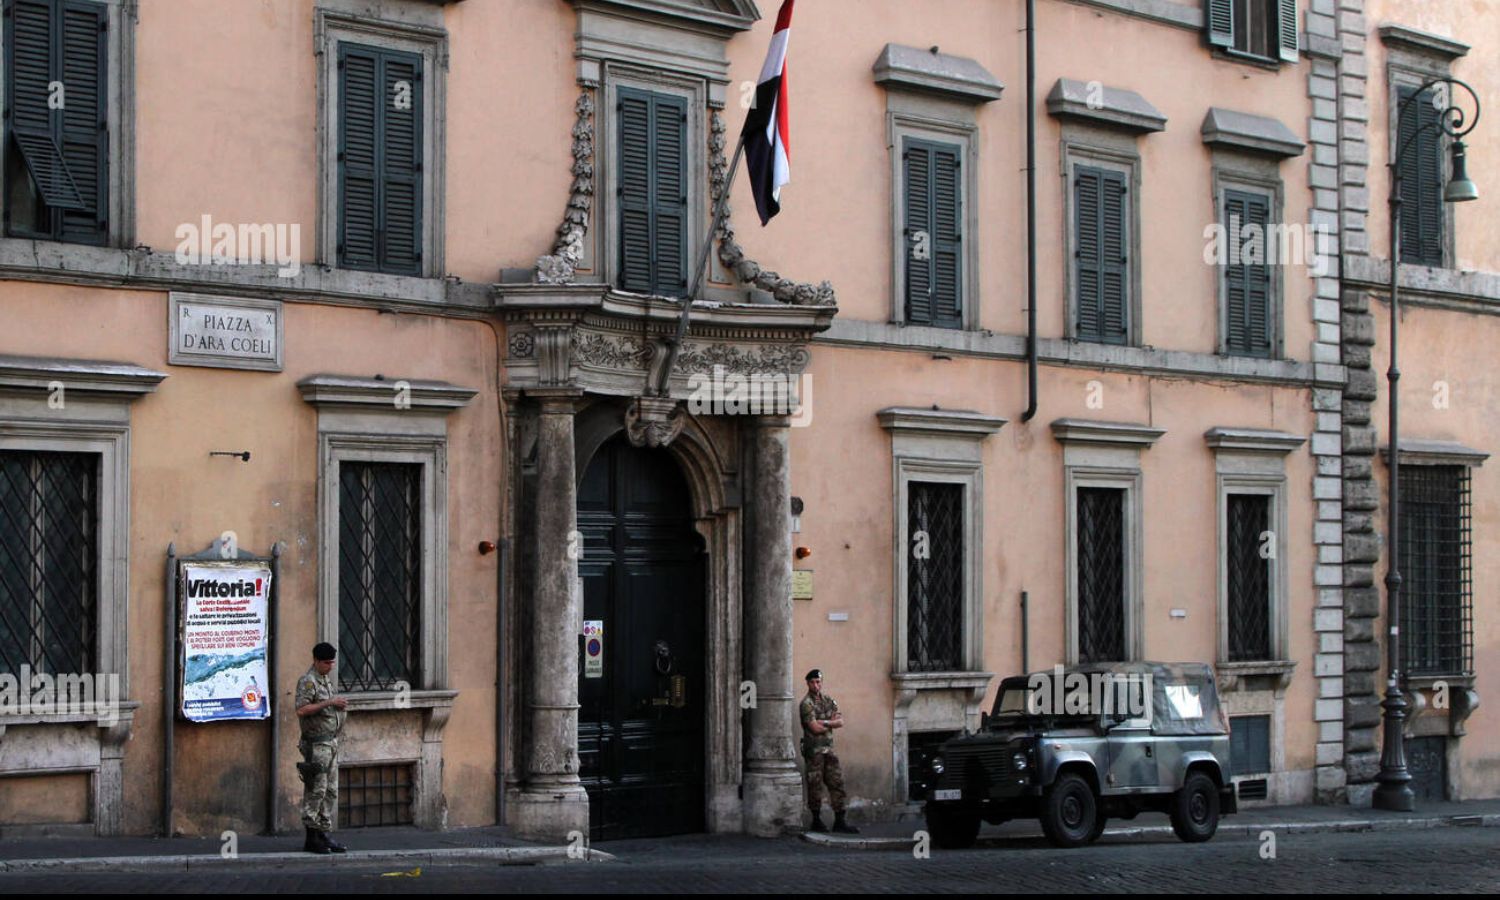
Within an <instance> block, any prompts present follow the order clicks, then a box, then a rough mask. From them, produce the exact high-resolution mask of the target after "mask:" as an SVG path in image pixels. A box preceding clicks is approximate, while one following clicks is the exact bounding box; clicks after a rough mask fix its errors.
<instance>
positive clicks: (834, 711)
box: [799, 669, 859, 834]
mask: <svg viewBox="0 0 1500 900" xmlns="http://www.w3.org/2000/svg"><path fill="white" fill-rule="evenodd" d="M799 712H800V718H801V720H802V758H803V759H805V760H806V761H807V806H808V808H809V809H811V810H812V825H810V826H808V827H809V829H810V830H812V831H827V830H828V829H827V827H826V826H824V824H823V788H824V786H827V788H828V802H829V805H831V806H832V807H833V830H834V831H836V832H838V833H840V834H859V829H858V828H855V827H854V826H853V825H850V824H849V823H848V822H846V821H844V802H845V798H844V772H843V770H842V769H841V768H840V766H839V758H838V757H837V756H835V755H834V754H833V729H835V728H843V727H844V714H843V713H841V712H839V705H838V704H837V703H835V702H834V699H833V698H832V697H830V696H828V695H827V694H825V693H823V671H822V670H821V669H813V670H812V671H811V672H808V673H807V696H806V697H803V698H802V706H801V708H800V710H799Z"/></svg>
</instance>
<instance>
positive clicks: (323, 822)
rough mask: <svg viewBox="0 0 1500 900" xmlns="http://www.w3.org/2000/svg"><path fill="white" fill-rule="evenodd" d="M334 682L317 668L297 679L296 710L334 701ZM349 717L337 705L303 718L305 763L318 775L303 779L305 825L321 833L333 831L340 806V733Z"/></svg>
mask: <svg viewBox="0 0 1500 900" xmlns="http://www.w3.org/2000/svg"><path fill="white" fill-rule="evenodd" d="M334 696H335V691H334V686H333V681H332V679H330V678H328V677H327V676H326V675H320V674H318V670H317V668H316V667H313V668H311V669H308V670H307V674H305V675H303V676H302V677H301V678H299V679H297V696H296V703H295V704H294V708H296V709H301V708H302V707H304V706H306V705H307V704H309V703H318V702H321V701H323V700H332V699H333V698H334ZM346 715H347V714H346V713H345V712H344V710H342V709H339V708H338V707H337V706H329V707H326V708H324V709H322V710H320V711H319V712H315V713H313V714H312V715H310V716H299V717H298V719H297V722H298V724H299V725H301V726H302V741H301V742H300V743H299V744H298V745H297V749H299V750H301V751H302V761H303V762H304V763H306V764H308V766H309V767H316V769H317V773H316V774H314V775H312V776H311V777H304V778H303V780H302V824H303V825H305V826H306V827H308V828H312V829H316V830H318V831H332V830H333V817H334V814H335V812H337V810H338V806H339V732H341V731H342V730H343V728H344V718H345V716H346Z"/></svg>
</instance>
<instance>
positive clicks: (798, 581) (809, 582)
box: [792, 569, 813, 600]
mask: <svg viewBox="0 0 1500 900" xmlns="http://www.w3.org/2000/svg"><path fill="white" fill-rule="evenodd" d="M812 598H813V570H812V569H793V570H792V599H793V600H811V599H812Z"/></svg>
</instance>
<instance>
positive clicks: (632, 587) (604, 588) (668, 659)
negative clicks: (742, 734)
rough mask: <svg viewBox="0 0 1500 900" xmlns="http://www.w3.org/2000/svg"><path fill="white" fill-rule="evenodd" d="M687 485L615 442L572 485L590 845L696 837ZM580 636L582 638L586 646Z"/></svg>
mask: <svg viewBox="0 0 1500 900" xmlns="http://www.w3.org/2000/svg"><path fill="white" fill-rule="evenodd" d="M692 522H693V519H692V506H691V504H690V502H689V494H688V486H687V482H686V481H685V480H684V479H683V477H682V473H681V472H680V471H679V470H678V468H677V465H676V463H675V462H673V460H672V458H671V457H670V456H668V455H667V453H666V452H665V451H662V450H646V449H640V448H636V447H632V446H631V445H630V444H629V443H628V442H626V441H625V440H624V438H623V437H616V438H615V439H613V440H611V441H609V442H608V443H606V444H605V445H604V446H603V447H601V448H600V449H599V452H598V453H597V454H596V455H595V456H594V459H593V461H592V462H590V463H589V467H588V470H587V471H586V472H585V473H584V477H583V482H582V484H580V485H579V489H578V529H579V531H581V532H582V533H583V535H584V555H583V559H581V560H580V561H579V574H580V575H581V576H582V578H583V608H584V615H583V617H584V621H585V622H599V623H602V625H603V637H602V640H600V641H599V643H600V647H599V650H600V652H601V654H602V657H603V659H602V664H600V665H599V666H598V668H597V674H595V673H594V672H591V671H590V670H589V667H588V665H587V662H586V660H587V655H588V648H587V646H586V645H582V644H581V646H580V653H579V659H580V662H579V667H580V672H579V692H578V693H579V703H580V709H579V714H578V755H579V759H580V763H581V769H580V774H581V776H582V778H583V783H584V787H585V788H586V789H587V790H588V793H589V832H590V838H591V840H611V839H615V838H626V837H653V836H658V835H667V834H682V833H687V832H695V831H702V830H703V804H704V792H703V774H704V768H705V767H704V755H705V746H704V693H705V688H706V685H705V673H706V667H705V662H704V645H705V641H704V605H705V604H704V566H703V553H702V551H701V547H702V541H701V540H700V539H699V537H698V534H697V532H696V531H695V530H694V529H693V524H692ZM594 639H595V638H589V639H588V640H594Z"/></svg>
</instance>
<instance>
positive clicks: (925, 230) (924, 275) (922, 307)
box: [902, 141, 933, 325]
mask: <svg viewBox="0 0 1500 900" xmlns="http://www.w3.org/2000/svg"><path fill="white" fill-rule="evenodd" d="M902 172H903V174H902V181H903V184H902V194H903V196H904V197H905V198H906V204H905V205H906V210H905V216H904V222H905V224H904V227H903V233H904V235H905V241H904V248H905V249H904V252H905V253H906V321H907V322H909V323H911V324H913V325H931V324H932V269H933V266H932V252H931V246H932V230H933V229H932V150H931V147H930V146H929V145H928V144H926V143H925V142H921V141H907V142H906V146H905V150H904V151H903V152H902ZM924 245H925V247H926V252H922V251H921V249H920V248H921V247H922V246H924Z"/></svg>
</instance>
